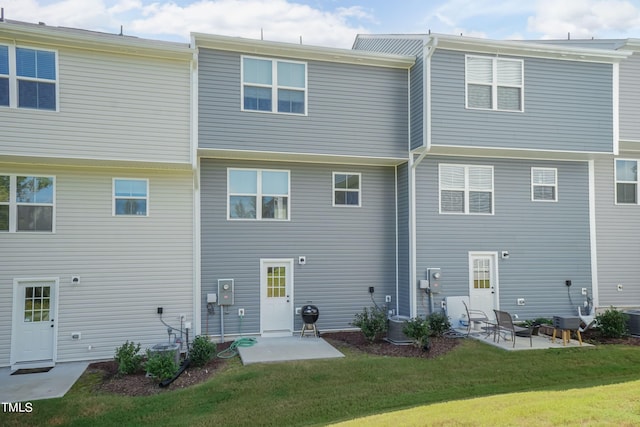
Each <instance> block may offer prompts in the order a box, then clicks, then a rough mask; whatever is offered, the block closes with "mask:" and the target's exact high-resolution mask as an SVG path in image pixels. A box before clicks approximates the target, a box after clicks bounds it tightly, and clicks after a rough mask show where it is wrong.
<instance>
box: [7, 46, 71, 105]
mask: <svg viewBox="0 0 640 427" xmlns="http://www.w3.org/2000/svg"><path fill="white" fill-rule="evenodd" d="M0 44H1V45H2V46H7V47H8V48H9V52H8V53H9V107H6V106H4V107H3V106H0V108H17V109H21V110H31V111H42V112H58V111H60V71H59V68H58V57H59V55H58V51H57V50H56V49H43V48H41V47H33V46H23V45H7V44H4V43H0ZM17 48H18V49H31V50H36V51H43V52H53V54H54V56H55V73H56V78H55V80H49V79H43V78H35V77H21V76H18V70H17V64H16V49H17ZM3 76H6V75H5V74H3ZM18 80H25V81H33V82H43V83H52V84H54V85H55V93H56V106H55V109H48V108H28V107H19V106H18Z"/></svg>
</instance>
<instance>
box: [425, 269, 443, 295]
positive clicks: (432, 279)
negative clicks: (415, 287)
mask: <svg viewBox="0 0 640 427" xmlns="http://www.w3.org/2000/svg"><path fill="white" fill-rule="evenodd" d="M441 276H442V273H441V271H440V269H439V268H427V280H428V282H429V291H430V292H431V293H432V294H439V293H440V278H441Z"/></svg>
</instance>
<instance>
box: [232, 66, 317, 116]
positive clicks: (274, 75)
mask: <svg viewBox="0 0 640 427" xmlns="http://www.w3.org/2000/svg"><path fill="white" fill-rule="evenodd" d="M245 58H247V59H257V60H260V61H271V84H270V85H267V84H259V83H245V81H244V60H245ZM279 62H284V63H289V64H300V65H304V88H299V87H291V86H279V85H278V63H279ZM308 69H309V67H308V65H307V63H306V62H303V61H291V60H288V59H287V60H284V59H275V58H267V57H263V56H250V55H242V56H241V57H240V110H241V111H246V112H250V113H266V114H284V115H289V116H307V115H309V102H308V93H309V90H308V86H309V83H308V82H309V79H308ZM245 86H254V87H263V88H271V111H265V110H249V109H245V108H244V88H245ZM278 89H287V90H293V91H297V92H304V113H303V114H301V113H289V112H281V111H278Z"/></svg>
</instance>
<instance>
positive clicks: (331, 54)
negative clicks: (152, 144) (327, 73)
mask: <svg viewBox="0 0 640 427" xmlns="http://www.w3.org/2000/svg"><path fill="white" fill-rule="evenodd" d="M191 35H192V40H194V41H195V44H194V47H196V48H208V49H216V50H224V51H232V52H238V53H245V54H253V55H267V56H277V57H283V58H291V59H302V60H316V61H326V62H337V63H343V64H356V65H369V66H376V67H388V68H402V69H409V68H411V67H412V66H413V65H414V64H415V62H416V59H415V57H413V56H409V55H392V54H386V53H375V52H367V51H359V50H350V49H339V48H330V47H320V46H310V45H299V44H294V43H283V42H273V41H265V40H253V39H246V38H241V37H227V36H219V35H213V34H203V33H191Z"/></svg>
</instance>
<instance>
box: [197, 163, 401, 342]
mask: <svg viewBox="0 0 640 427" xmlns="http://www.w3.org/2000/svg"><path fill="white" fill-rule="evenodd" d="M229 167H242V168H258V169H279V170H289V171H290V186H291V193H290V200H289V203H290V206H291V218H290V221H271V222H270V221H228V220H227V201H226V200H227V168H229ZM333 171H339V172H356V173H358V172H359V173H361V174H362V190H361V195H362V207H359V208H358V207H333V206H332V197H333V196H332V172H333ZM394 175H395V168H394V167H374V166H355V165H354V166H347V165H336V166H332V165H327V164H315V163H314V164H300V163H281V162H250V161H218V160H212V159H202V160H201V185H200V188H201V218H202V232H201V234H202V237H201V241H202V299H203V303H202V313H203V317H202V332H203V333H205V334H209V335H220V332H221V331H220V312H219V307H216V313H215V314H214V315H212V316H208V315H207V311H206V307H205V305H206V294H207V293H211V292H214V293H217V281H218V279H227V278H232V279H234V280H235V282H234V283H235V301H234V302H235V305H234V306H233V307H231V308H230V309H229V310H228V313H229V314H228V315H225V324H224V331H225V335H226V334H239V333H240V332H242V333H243V334H252V333H253V334H255V333H259V332H260V311H259V310H260V259H261V258H286V259H293V260H294V274H293V276H294V278H293V280H294V290H293V293H294V307H300V306H302V305H304V304H307V303H313V304H315V305H317V306H318V308H319V310H320V318H319V320H318V328H319V329H320V330H330V329H348V328H352V326H351V324H350V323H351V322H352V321H353V318H354V315H355V313H357V312H360V311H362V309H363V308H364V307H370V306H373V302H372V300H371V296H370V294H369V293H368V288H369V286H374V288H375V293H374V298H375V301H376V303H377V304H378V305H379V306H381V307H382V306H383V305H384V304H385V299H384V296H385V295H392V296H393V301H392V304H393V307H395V280H396V255H395V247H396V238H395V228H396V224H395V215H396V210H395V197H396V194H395V187H394V182H395V181H394ZM299 256H306V265H298V263H297V260H298V257H299ZM238 308H244V309H245V317H244V320H243V323H242V331H241V330H240V321H239V318H238V316H237V309H238ZM294 318H295V325H294V326H295V329H296V330H300V328H301V327H302V322H301V319H300V316H295V317H294Z"/></svg>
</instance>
